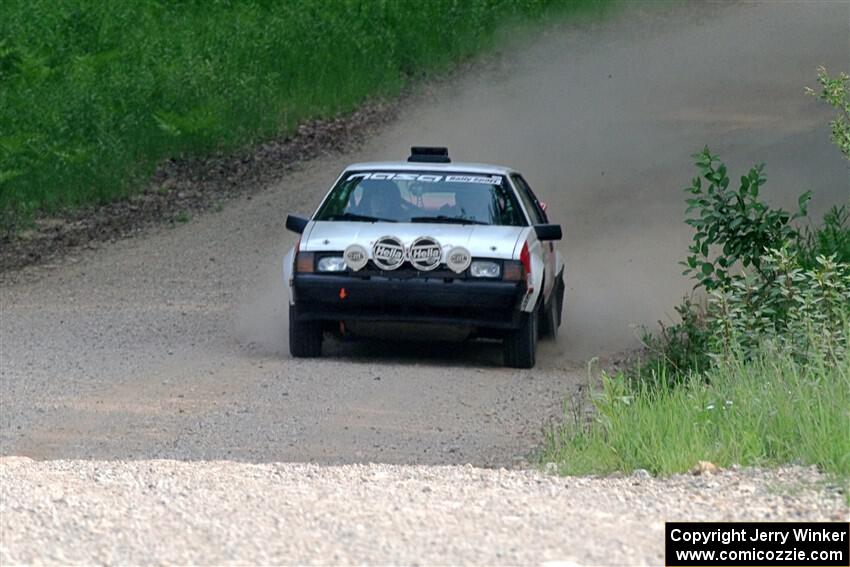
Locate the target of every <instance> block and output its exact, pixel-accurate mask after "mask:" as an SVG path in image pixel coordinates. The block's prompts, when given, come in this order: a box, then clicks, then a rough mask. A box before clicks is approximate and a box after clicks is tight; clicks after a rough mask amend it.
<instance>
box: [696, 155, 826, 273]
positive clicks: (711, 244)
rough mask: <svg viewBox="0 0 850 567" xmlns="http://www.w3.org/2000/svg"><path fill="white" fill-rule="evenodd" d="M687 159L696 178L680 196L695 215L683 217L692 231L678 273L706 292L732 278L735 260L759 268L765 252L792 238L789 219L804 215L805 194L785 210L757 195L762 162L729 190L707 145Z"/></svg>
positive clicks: (761, 181) (722, 169) (794, 231)
mask: <svg viewBox="0 0 850 567" xmlns="http://www.w3.org/2000/svg"><path fill="white" fill-rule="evenodd" d="M693 157H694V158H695V159H696V166H697V168H698V169H699V172H700V175H701V176H702V177H699V176H697V177H694V179H693V181H692V182H691V186H690V187H688V188H687V189H685V191H687V192H688V193H690V194H691V195H693V197H691V198H688V199H686V202H687V204H688V208H687V210H686V213H688V214H690V213H692V212H694V211H696V212H697V213H698V214H696V215H694V216H691V217H689V218H687V219H686V220H685V223H686V224H688V225H689V226H691V227H693V228H694V229H695V230H696V232H695V233H694V236H693V244H691V245H690V247H689V248H688V249H689V251H690V255H689V256H688V257H687V259H686V260H685V262H682V264H683V265H685V266H686V270H685V272H684V274H685V275H691V277H693V278H694V279H695V280H696V281H697V286H702V287H705V288H706V289H708V290H712V289H715V288H718V287H724V286H728V285H729V284H730V283H731V281H732V279H733V278H734V276H733V275H730V270H733V269H734V268H735V267H736V266H737V265H738V264H739V263H740V264H741V265H742V266H743V267H744V268H747V267H750V266H752V267H753V268H754V269H755V270H756V271H761V257H762V255H763V254H765V252H767V251H768V250H776V249H778V248H781V247H783V246H785V245H786V244H788V243H792V242H796V240H797V239H798V238H799V232H798V231H797V229H795V228H794V227H793V225H792V224H791V222H792V221H794V220H796V219H798V218H801V217H804V216H805V215H806V205H807V204H808V202H809V199H810V198H811V193H810V192H806V193H803V194H802V195H800V197H799V199H798V205H799V209H798V210H797V212H795V213H794V214H791V213H789V212H787V211H785V210H783V209H779V208H774V207H770V206H769V205H768V204H767V203H765V202H764V201H762V200H760V199H759V190H760V188H761V186H762V185H764V183H765V181H766V178H765V177H764V164H761V165H757V166H755V167H753V168H752V169H750V171H749V172H748V173H747V175H744V176H742V177H741V185H740V187H739V188H738V190H737V191H732V190H730V189H729V177H728V175H727V170H726V165H725V164H724V163H723V162H721V161H720V160H719V158H718V157H717V156H716V155H712V153H711V151H710V150H709V149H708V147H706V148H705V149H704V150H703V151H702V152H700V153H698V154H695V155H694V156H693ZM703 179H704V180H705V181H706V183H705V184H703Z"/></svg>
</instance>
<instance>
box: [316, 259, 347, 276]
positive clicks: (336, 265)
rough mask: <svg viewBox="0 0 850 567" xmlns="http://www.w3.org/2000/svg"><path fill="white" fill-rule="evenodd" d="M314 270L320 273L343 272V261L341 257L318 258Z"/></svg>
mask: <svg viewBox="0 0 850 567" xmlns="http://www.w3.org/2000/svg"><path fill="white" fill-rule="evenodd" d="M316 269H317V270H318V271H320V272H344V271H345V269H346V267H345V260H343V258H342V256H325V257H324V258H319V263H318V265H317V266H316Z"/></svg>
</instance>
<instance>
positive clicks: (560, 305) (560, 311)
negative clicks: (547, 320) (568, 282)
mask: <svg viewBox="0 0 850 567" xmlns="http://www.w3.org/2000/svg"><path fill="white" fill-rule="evenodd" d="M556 285H557V288H556V291H557V295H556V296H555V297H556V298H557V299H558V311H557V313H558V327H560V326H561V321H562V319H563V317H564V289H565V287H564V272H563V270H562V271H561V273H560V274H558V280H557V284H556Z"/></svg>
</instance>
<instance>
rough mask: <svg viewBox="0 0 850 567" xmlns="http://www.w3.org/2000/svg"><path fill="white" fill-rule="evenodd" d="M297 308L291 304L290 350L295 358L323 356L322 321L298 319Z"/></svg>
mask: <svg viewBox="0 0 850 567" xmlns="http://www.w3.org/2000/svg"><path fill="white" fill-rule="evenodd" d="M296 309H297V308H296V307H295V306H294V305H290V306H289V352H290V353H291V354H292V356H294V357H295V358H313V357H317V356H321V354H322V338H323V337H322V323H321V321H298V320H297V318H296V316H295V314H296Z"/></svg>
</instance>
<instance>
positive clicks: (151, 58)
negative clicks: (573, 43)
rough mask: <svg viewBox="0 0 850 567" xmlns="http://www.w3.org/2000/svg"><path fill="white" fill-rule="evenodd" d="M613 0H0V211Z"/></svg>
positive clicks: (147, 169)
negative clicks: (514, 28)
mask: <svg viewBox="0 0 850 567" xmlns="http://www.w3.org/2000/svg"><path fill="white" fill-rule="evenodd" d="M606 4H608V0H465V1H463V2H457V1H455V0H431V1H429V2H413V1H391V0H383V1H381V0H376V1H365V0H338V1H333V2H329V1H326V0H297V1H292V2H266V1H263V0H246V1H242V2H231V1H224V0H222V1H210V2H207V1H190V2H170V1H165V0H152V1H148V2H106V3H104V2H99V1H95V0H5V1H4V2H0V124H2V125H3V126H2V130H0V213H2V217H0V223H2V224H4V225H5V226H6V228H8V227H9V226H10V225H14V224H15V223H18V222H20V221H21V220H26V219H28V218H31V217H32V215H33V214H34V213H36V212H48V213H49V212H53V211H56V210H57V209H60V208H64V207H75V206H79V205H83V204H88V203H97V202H105V201H109V200H112V199H115V198H118V197H122V196H124V195H126V194H127V193H128V192H130V191H132V190H133V189H134V188H136V187H138V186H139V185H140V183H141V181H142V180H144V179H145V178H146V176H148V175H149V174H150V173H151V172H152V170H153V168H154V167H155V165H156V164H157V163H158V162H159V161H161V160H162V159H164V158H166V157H174V156H184V155H203V154H206V153H209V152H213V151H225V150H229V149H233V148H236V147H239V146H243V145H246V144H251V143H255V142H257V141H259V140H261V139H266V138H270V137H275V136H280V135H287V134H289V133H291V132H294V131H295V129H296V128H297V126H298V124H300V123H301V122H303V121H304V120H307V119H312V118H323V117H328V116H331V115H335V114H337V113H340V112H345V111H348V110H351V109H352V108H354V107H355V106H357V105H359V104H360V103H362V102H363V101H364V100H366V99H367V98H369V97H373V96H392V95H394V94H396V93H398V92H399V90H400V89H401V88H402V87H403V86H404V85H405V84H406V83H408V82H409V81H411V80H412V79H415V78H417V77H419V76H421V75H422V74H423V73H429V72H434V71H440V70H443V69H445V68H446V67H448V66H450V65H451V64H453V63H455V62H457V61H460V60H462V59H464V58H466V57H468V56H470V55H472V54H474V53H477V52H479V51H481V50H483V49H486V48H488V47H491V46H492V45H493V44H494V43H495V42H496V41H498V39H497V38H498V37H499V36H498V34H497V32H498V30H499V29H500V28H501V27H503V26H504V25H505V24H507V23H511V22H517V21H533V20H540V19H547V18H554V17H556V16H557V17H565V16H569V15H572V14H575V13H578V12H582V13H584V12H587V11H594V10H597V9H601V8H603V7H604V6H605V5H606Z"/></svg>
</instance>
